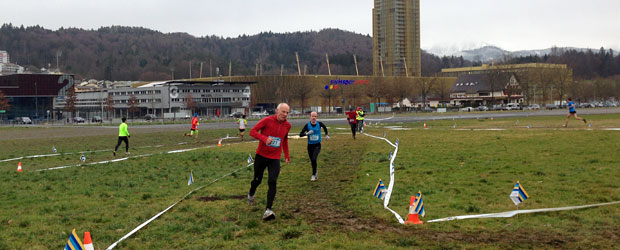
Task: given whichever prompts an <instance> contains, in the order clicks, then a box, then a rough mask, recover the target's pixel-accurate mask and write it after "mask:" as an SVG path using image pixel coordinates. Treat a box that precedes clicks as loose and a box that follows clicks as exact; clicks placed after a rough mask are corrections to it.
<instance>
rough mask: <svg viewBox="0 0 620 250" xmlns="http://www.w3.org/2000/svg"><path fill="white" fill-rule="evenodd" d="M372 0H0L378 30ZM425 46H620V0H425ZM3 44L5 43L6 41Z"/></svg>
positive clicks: (156, 25)
mask: <svg viewBox="0 0 620 250" xmlns="http://www.w3.org/2000/svg"><path fill="white" fill-rule="evenodd" d="M373 5H374V1H370V0H331V1H328V0H226V1H215V0H174V1H172V0H105V1H94V0H46V1H40V0H0V6H1V9H2V11H1V13H2V14H1V15H0V24H4V23H12V24H13V25H14V26H21V25H24V26H34V25H40V26H42V27H44V28H46V29H51V30H57V29H58V28H60V27H64V28H69V27H72V28H82V29H98V28H100V27H102V26H112V25H121V26H134V27H138V26H139V27H145V28H149V29H153V30H157V31H161V32H164V33H170V32H185V33H189V34H191V35H194V36H196V37H202V36H211V35H216V36H221V37H237V36H239V35H243V34H246V35H254V34H258V33H260V32H267V31H271V32H275V33H283V32H296V31H310V30H313V31H319V30H321V29H325V28H337V29H342V30H347V31H352V32H355V33H360V34H364V35H366V34H368V35H371V36H372V8H373ZM420 7H421V10H422V11H421V20H420V23H421V39H422V41H421V43H422V48H423V49H427V50H428V49H431V48H444V47H451V48H452V49H454V48H457V49H472V48H477V47H480V46H482V45H494V46H498V47H500V48H502V49H505V50H508V51H517V50H529V49H545V48H549V47H552V46H557V47H579V48H593V49H599V48H600V47H605V48H612V49H614V50H620V17H618V13H620V1H618V0H588V1H584V0H518V1H508V0H469V1H463V0H421V3H420ZM0 49H1V48H0Z"/></svg>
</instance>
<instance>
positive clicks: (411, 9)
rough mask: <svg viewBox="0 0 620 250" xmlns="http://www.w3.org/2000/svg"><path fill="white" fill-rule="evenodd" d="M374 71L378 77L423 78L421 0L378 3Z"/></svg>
mask: <svg viewBox="0 0 620 250" xmlns="http://www.w3.org/2000/svg"><path fill="white" fill-rule="evenodd" d="M372 22H373V31H372V37H373V44H372V45H373V49H372V53H373V71H374V75H376V76H382V75H384V76H405V75H408V76H421V75H422V67H421V62H420V61H421V54H422V52H421V50H420V0H375V7H374V8H373V9H372Z"/></svg>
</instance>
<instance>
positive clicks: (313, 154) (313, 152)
mask: <svg viewBox="0 0 620 250" xmlns="http://www.w3.org/2000/svg"><path fill="white" fill-rule="evenodd" d="M319 153H321V143H317V144H308V156H309V157H310V162H311V163H312V175H316V159H317V158H319Z"/></svg>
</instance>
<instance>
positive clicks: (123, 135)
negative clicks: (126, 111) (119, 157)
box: [112, 117, 131, 156]
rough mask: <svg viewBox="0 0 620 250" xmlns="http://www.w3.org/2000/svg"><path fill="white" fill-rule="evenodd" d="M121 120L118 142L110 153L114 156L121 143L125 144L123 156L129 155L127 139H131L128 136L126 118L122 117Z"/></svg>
mask: <svg viewBox="0 0 620 250" xmlns="http://www.w3.org/2000/svg"><path fill="white" fill-rule="evenodd" d="M121 120H122V121H123V122H122V123H121V125H119V126H118V142H117V143H116V147H114V151H113V152H112V153H113V154H114V156H116V150H117V149H118V146H120V145H121V142H125V154H126V155H128V154H129V137H131V135H130V134H129V130H128V129H127V123H126V121H127V118H125V117H123V118H122V119H121Z"/></svg>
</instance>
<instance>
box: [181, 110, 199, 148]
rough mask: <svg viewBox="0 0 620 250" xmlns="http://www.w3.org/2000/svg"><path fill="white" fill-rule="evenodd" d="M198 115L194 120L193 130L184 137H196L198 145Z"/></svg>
mask: <svg viewBox="0 0 620 250" xmlns="http://www.w3.org/2000/svg"><path fill="white" fill-rule="evenodd" d="M198 124H199V123H198V113H194V118H192V128H191V129H190V130H189V134H188V133H185V134H183V136H190V137H191V136H194V137H195V138H196V143H198Z"/></svg>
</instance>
